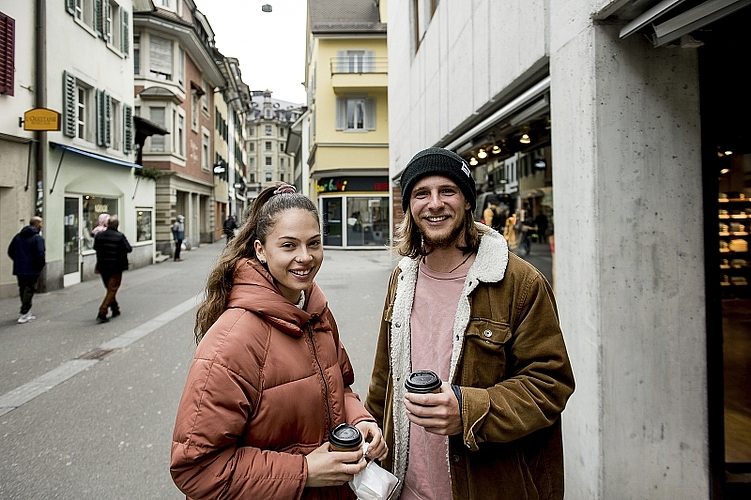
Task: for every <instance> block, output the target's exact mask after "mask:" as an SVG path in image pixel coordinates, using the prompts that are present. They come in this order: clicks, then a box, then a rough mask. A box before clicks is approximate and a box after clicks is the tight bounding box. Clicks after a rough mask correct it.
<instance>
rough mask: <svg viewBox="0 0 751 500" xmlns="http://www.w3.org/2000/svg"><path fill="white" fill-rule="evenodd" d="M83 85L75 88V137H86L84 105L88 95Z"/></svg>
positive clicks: (86, 102)
mask: <svg viewBox="0 0 751 500" xmlns="http://www.w3.org/2000/svg"><path fill="white" fill-rule="evenodd" d="M88 93H89V92H88V90H86V89H85V88H83V87H78V88H77V89H76V137H78V138H79V139H86V106H87V104H88V100H89V96H88Z"/></svg>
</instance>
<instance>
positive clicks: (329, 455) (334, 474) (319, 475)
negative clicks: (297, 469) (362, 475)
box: [305, 441, 368, 488]
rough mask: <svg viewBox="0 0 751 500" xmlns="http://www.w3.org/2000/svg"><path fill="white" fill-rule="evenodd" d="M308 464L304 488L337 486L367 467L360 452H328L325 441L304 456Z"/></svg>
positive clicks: (327, 444) (327, 445) (350, 479)
mask: <svg viewBox="0 0 751 500" xmlns="http://www.w3.org/2000/svg"><path fill="white" fill-rule="evenodd" d="M305 460H306V461H307V462H308V477H307V478H306V479H305V486H306V487H308V488H311V487H321V486H339V485H340V484H344V483H346V482H347V481H352V477H353V476H354V475H355V474H357V473H358V472H360V471H361V470H363V469H364V468H365V467H367V465H368V463H367V462H366V461H365V460H363V456H362V450H357V451H329V443H328V441H326V442H325V443H323V444H322V445H321V446H319V447H318V448H316V449H315V450H313V451H311V452H310V453H309V454H307V455H305Z"/></svg>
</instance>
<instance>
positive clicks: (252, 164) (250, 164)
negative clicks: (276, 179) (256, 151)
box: [248, 158, 256, 168]
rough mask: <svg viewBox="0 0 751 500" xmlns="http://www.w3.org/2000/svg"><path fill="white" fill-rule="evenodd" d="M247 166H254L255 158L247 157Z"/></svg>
mask: <svg viewBox="0 0 751 500" xmlns="http://www.w3.org/2000/svg"><path fill="white" fill-rule="evenodd" d="M248 166H249V167H250V168H255V166H256V159H255V158H249V159H248Z"/></svg>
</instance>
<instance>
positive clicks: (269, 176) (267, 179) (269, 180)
mask: <svg viewBox="0 0 751 500" xmlns="http://www.w3.org/2000/svg"><path fill="white" fill-rule="evenodd" d="M266 182H271V172H266Z"/></svg>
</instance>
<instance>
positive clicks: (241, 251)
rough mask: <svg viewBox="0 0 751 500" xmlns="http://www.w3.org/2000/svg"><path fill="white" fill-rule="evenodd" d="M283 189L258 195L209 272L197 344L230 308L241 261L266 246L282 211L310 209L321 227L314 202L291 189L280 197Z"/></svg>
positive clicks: (198, 316)
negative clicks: (264, 244) (258, 247)
mask: <svg viewBox="0 0 751 500" xmlns="http://www.w3.org/2000/svg"><path fill="white" fill-rule="evenodd" d="M280 186H285V187H286V185H285V184H283V183H278V184H277V185H274V186H269V187H267V188H266V189H264V190H263V191H261V192H260V193H259V194H258V198H256V200H255V202H254V203H253V208H252V209H251V212H250V216H249V217H248V220H247V221H246V222H245V224H243V226H242V227H241V228H240V231H239V232H238V234H237V236H235V237H234V238H233V239H232V241H230V243H229V244H228V245H227V247H226V248H225V249H224V251H223V252H222V255H221V256H220V257H219V261H218V262H217V264H216V266H214V268H213V269H212V270H211V272H210V273H209V276H208V278H207V279H206V288H205V298H204V300H203V302H202V303H201V305H200V306H199V307H198V311H197V312H196V324H195V327H194V328H193V333H194V334H195V338H196V344H197V343H199V342H200V341H201V339H202V338H203V336H204V335H205V334H206V332H207V331H208V330H209V328H211V325H213V324H214V322H216V320H217V319H219V316H221V315H222V313H223V312H224V311H225V309H227V301H228V300H229V294H230V291H231V290H232V283H233V280H234V275H235V266H236V265H237V262H238V261H240V260H241V259H255V258H256V251H255V246H254V243H255V241H256V240H258V241H260V242H261V243H266V237H267V236H268V234H269V233H270V232H271V230H272V228H273V227H274V224H275V223H276V220H277V218H278V217H279V215H280V214H281V212H284V211H286V210H291V209H301V210H307V211H308V212H310V213H312V214H313V215H314V216H315V218H316V220H317V221H319V224H320V219H319V217H318V210H316V207H315V205H314V204H313V202H312V201H310V199H308V198H307V197H305V196H303V195H301V194H298V193H294V192H292V189H291V187H290V188H289V190H285V192H282V193H280V194H276V191H277V190H278V189H279V187H280Z"/></svg>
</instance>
